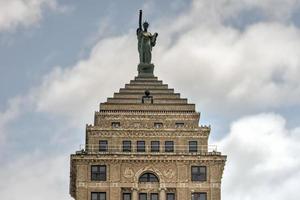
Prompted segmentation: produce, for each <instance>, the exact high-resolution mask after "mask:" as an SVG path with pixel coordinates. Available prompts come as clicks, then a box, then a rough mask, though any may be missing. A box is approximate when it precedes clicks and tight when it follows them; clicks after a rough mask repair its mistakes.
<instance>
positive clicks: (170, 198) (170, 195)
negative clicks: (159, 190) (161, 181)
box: [167, 193, 175, 200]
mask: <svg viewBox="0 0 300 200" xmlns="http://www.w3.org/2000/svg"><path fill="white" fill-rule="evenodd" d="M167 200H175V194H174V193H167Z"/></svg>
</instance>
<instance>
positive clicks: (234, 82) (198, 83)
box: [158, 23, 300, 112]
mask: <svg viewBox="0 0 300 200" xmlns="http://www.w3.org/2000/svg"><path fill="white" fill-rule="evenodd" d="M299 33H300V31H299V29H298V28H296V27H294V26H287V25H283V24H279V23H259V24H255V25H252V26H250V27H248V28H247V29H246V30H245V31H239V30H236V29H234V28H230V27H219V26H218V27H215V28H210V27H207V26H201V25H199V26H198V27H196V28H194V29H191V30H189V31H187V32H186V33H183V34H182V35H180V37H179V38H178V41H177V42H176V43H175V44H174V45H173V46H172V47H171V48H169V49H168V48H162V51H163V52H164V53H162V52H160V53H161V54H162V55H163V56H160V58H159V59H158V61H159V62H160V65H159V68H158V70H159V71H160V72H161V73H162V75H163V76H165V77H166V76H167V75H168V74H169V72H171V71H172V72H173V73H172V79H173V80H176V81H174V83H172V84H174V85H175V84H176V85H177V87H178V88H180V90H181V91H185V92H187V94H188V96H192V97H193V98H194V99H199V100H201V105H202V107H207V108H210V109H212V110H221V111H223V112H245V111H247V110H248V111H249V110H260V109H268V108H271V109H273V108H278V107H281V106H284V105H286V106H291V105H299V102H300V84H299V80H300V59H299V56H298V55H299V53H300V48H299V47H300V37H299V35H300V34H299ZM291 91H293V92H291ZM220 101H222V104H220ZM224 104H225V105H226V108H224Z"/></svg>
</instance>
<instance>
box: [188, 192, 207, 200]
mask: <svg viewBox="0 0 300 200" xmlns="http://www.w3.org/2000/svg"><path fill="white" fill-rule="evenodd" d="M206 199H207V195H206V193H204V192H194V193H192V200H206Z"/></svg>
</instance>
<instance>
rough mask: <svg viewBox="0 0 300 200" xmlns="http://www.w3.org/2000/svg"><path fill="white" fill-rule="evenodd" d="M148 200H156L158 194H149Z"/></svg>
mask: <svg viewBox="0 0 300 200" xmlns="http://www.w3.org/2000/svg"><path fill="white" fill-rule="evenodd" d="M150 200H158V194H157V193H151V194H150Z"/></svg>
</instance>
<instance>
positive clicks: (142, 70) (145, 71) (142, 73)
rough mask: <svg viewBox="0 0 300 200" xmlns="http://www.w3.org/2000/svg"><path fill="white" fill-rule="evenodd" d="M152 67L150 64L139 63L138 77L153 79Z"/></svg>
mask: <svg viewBox="0 0 300 200" xmlns="http://www.w3.org/2000/svg"><path fill="white" fill-rule="evenodd" d="M153 70H154V65H153V64H150V63H140V64H139V65H138V72H139V75H138V76H139V77H154V75H153Z"/></svg>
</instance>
